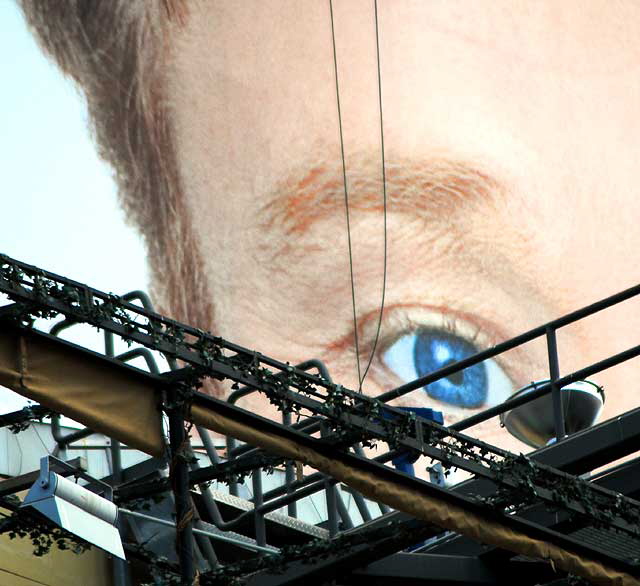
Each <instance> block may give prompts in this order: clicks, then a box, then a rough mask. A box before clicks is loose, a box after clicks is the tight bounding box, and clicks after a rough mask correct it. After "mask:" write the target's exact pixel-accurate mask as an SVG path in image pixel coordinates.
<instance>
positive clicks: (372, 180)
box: [123, 2, 640, 450]
mask: <svg viewBox="0 0 640 586" xmlns="http://www.w3.org/2000/svg"><path fill="white" fill-rule="evenodd" d="M177 4H180V5H181V3H177ZM637 11H638V9H637V7H621V6H616V7H615V9H613V8H611V6H605V5H602V6H600V5H599V4H589V5H588V6H584V5H579V6H578V5H573V4H563V5H561V6H558V5H557V3H553V2H550V3H547V4H545V3H543V4H539V3H536V4H531V5H527V6H525V7H516V6H513V5H512V4H511V3H504V4H496V3H494V2H489V3H473V4H471V3H452V2H429V3H419V2H417V3H416V2H394V3H385V2H381V3H380V6H379V7H378V13H377V19H378V21H377V24H378V32H379V56H378V52H377V50H376V49H377V47H376V40H377V37H376V19H375V17H376V15H375V13H374V6H373V4H372V3H369V2H335V5H334V6H333V14H331V12H330V6H329V4H327V3H321V2H302V3H301V2H273V3H272V2H266V3H265V2H243V3H231V4H229V3H216V2H211V3H194V4H185V5H184V7H183V8H180V9H179V12H180V15H179V17H177V16H176V15H175V14H174V15H173V16H170V17H166V18H167V19H168V24H167V25H166V28H165V34H166V39H170V42H167V43H166V47H164V49H163V52H157V53H156V57H157V55H162V56H163V59H164V61H163V60H162V59H160V58H159V57H157V59H160V62H159V63H156V66H157V67H158V68H159V71H160V74H158V69H156V70H155V71H154V74H155V75H156V76H157V77H154V78H153V79H154V82H157V83H156V85H154V86H153V88H154V92H156V93H154V94H152V95H155V96H156V99H157V100H158V102H161V103H162V105H163V106H162V108H163V110H162V112H163V115H164V116H165V118H164V122H165V123H166V128H167V129H168V130H167V132H166V134H165V135H164V137H165V139H166V141H165V142H158V143H157V144H156V146H157V147H158V148H161V149H165V150H166V151H171V153H172V157H173V160H174V162H175V170H176V173H175V176H174V177H173V180H175V182H176V185H175V190H174V191H175V192H176V193H178V192H179V205H178V206H177V207H176V208H175V209H174V210H173V216H172V215H171V214H168V216H169V217H171V218H172V220H171V221H173V222H177V223H181V224H182V225H183V228H184V225H187V226H188V228H189V229H188V233H189V239H190V240H189V246H186V245H184V243H183V242H180V241H175V242H174V243H173V246H174V248H175V255H174V256H175V257H177V256H179V258H178V260H176V259H175V258H174V259H173V261H172V264H170V265H167V266H170V268H169V269H168V271H169V272H170V271H173V272H174V273H176V272H178V273H179V274H177V275H176V282H180V281H179V280H180V278H182V279H187V280H190V282H191V285H190V286H189V287H187V290H185V291H177V290H175V288H176V286H175V285H174V286H173V287H174V290H173V291H167V290H165V289H163V287H162V286H159V284H160V282H161V281H162V279H163V278H165V277H166V276H167V275H166V273H165V274H163V273H162V271H159V270H158V267H159V266H161V262H162V261H163V260H166V258H164V257H159V258H160V260H158V259H156V261H155V262H156V265H155V267H156V273H155V274H156V279H157V282H156V291H157V292H158V294H159V296H158V302H159V303H160V306H161V307H162V308H163V309H164V310H165V311H167V312H169V313H174V314H175V315H177V316H178V317H182V315H183V314H184V309H183V306H184V305H185V304H187V305H190V306H194V307H198V310H197V311H194V312H193V313H191V314H190V315H197V316H198V318H197V319H198V323H197V324H195V325H198V326H199V327H204V328H207V329H209V330H212V331H214V332H215V333H216V334H219V335H221V336H223V337H225V338H227V339H229V340H232V341H234V342H237V343H239V344H241V345H244V346H247V347H250V348H255V349H256V350H259V351H260V352H262V353H264V354H267V355H270V356H273V357H275V358H278V359H281V360H288V361H290V362H291V363H299V362H302V361H303V360H305V359H309V358H318V359H320V360H322V361H324V362H325V363H326V365H327V367H328V369H329V371H330V373H331V375H332V377H333V379H334V380H335V381H338V382H341V383H343V384H344V385H345V386H348V387H350V388H359V386H360V385H362V390H363V392H366V393H368V394H371V395H376V394H379V393H380V392H382V391H384V390H387V389H389V388H392V387H394V386H397V385H400V384H402V383H403V382H406V381H408V380H411V379H414V378H417V377H418V376H422V375H424V374H427V373H429V372H431V371H433V370H436V369H438V368H441V367H443V366H445V365H447V364H450V363H451V362H453V361H457V360H460V359H463V358H466V357H468V356H470V355H472V354H474V353H475V352H477V351H480V350H482V349H485V348H488V347H491V346H492V345H495V344H496V343H498V342H500V341H503V340H506V339H508V338H511V337H513V336H515V335H517V334H519V333H521V332H523V331H526V330H528V329H530V328H532V327H534V326H537V325H540V324H543V323H545V322H548V321H550V320H552V319H554V318H556V317H559V316H561V315H563V314H565V313H567V312H569V311H571V310H574V309H577V308H579V307H581V306H583V305H586V304H588V303H591V302H593V301H596V300H598V299H600V298H603V297H606V296H608V295H611V294H613V293H615V292H617V291H619V290H621V289H624V288H627V287H629V286H631V285H634V284H635V283H636V282H637V281H638V280H640V270H639V267H638V263H637V261H636V260H635V258H634V251H635V250H636V249H637V248H638V246H637V245H638V244H640V242H639V241H638V239H639V238H640V237H639V236H638V230H637V228H636V225H635V224H636V219H637V218H639V217H640V198H638V197H637V194H636V183H637V182H636V169H637V158H638V153H640V132H639V131H640V110H639V107H638V95H639V94H640V75H638V73H639V72H638V55H639V50H640V46H639V45H638V40H637V39H638V38H640V36H639V35H638V34H637V33H638V32H639V31H638V30H636V29H637V28H638V27H639V26H640V25H639V24H638V23H640V18H638V16H640V15H639V14H637ZM627 12H628V13H627ZM632 13H633V14H632ZM332 17H333V22H332ZM334 39H335V45H334V43H333V40H334ZM158 80H159V81H158ZM146 81H147V80H146V79H141V80H140V82H141V83H145V82H146ZM149 108H151V109H152V107H151V106H149ZM150 120H151V122H149V124H152V123H153V118H152V117H150ZM381 131H382V132H381ZM382 134H384V149H383V144H382V142H383V141H382ZM123 136H124V135H123ZM123 140H125V139H124V138H123ZM383 155H384V157H383ZM138 171H139V173H140V177H141V180H142V181H145V180H146V177H145V173H148V172H149V171H148V169H146V168H144V166H143V167H142V168H140V169H138ZM150 182H151V181H150ZM385 203H386V212H387V213H386V220H385V214H384V208H385ZM161 205H164V204H162V202H161ZM347 211H348V222H347ZM154 217H155V216H154V215H153V214H150V215H149V216H148V219H147V224H144V225H142V228H141V229H142V230H143V232H145V233H146V234H147V238H148V239H151V244H150V247H151V249H153V248H154V246H153V238H154V234H155V230H154V227H153V226H151V227H150V226H149V225H148V222H153V221H155V220H154V219H153V218H154ZM138 219H139V218H138ZM176 233H180V234H182V233H184V232H176ZM148 241H149V240H148ZM165 248H166V250H165V254H168V253H167V250H169V252H170V250H171V247H168V248H167V247H165ZM385 250H386V254H385ZM385 256H386V271H385ZM180 271H181V272H180ZM383 282H385V283H386V289H385V304H384V311H383V312H382V318H381V321H380V328H379V335H378V320H379V316H380V313H381V312H380V309H381V302H382V290H383ZM634 303H635V302H633V301H630V302H627V303H626V304H624V305H623V306H620V307H618V308H616V309H614V310H610V311H607V312H605V313H603V314H599V315H598V316H596V317H594V318H590V319H589V320H586V321H585V322H580V323H578V324H574V325H572V326H570V327H567V328H564V329H563V330H560V331H559V332H558V343H559V351H560V368H561V372H562V373H568V372H571V371H572V370H575V369H577V368H580V367H582V366H585V365H587V364H590V363H592V362H594V361H596V360H598V359H601V358H604V357H605V356H608V355H610V354H613V353H614V352H617V351H620V350H623V349H625V348H628V347H630V346H632V345H634V344H636V343H637V339H638V336H637V333H638V331H640V317H638V316H639V315H640V314H639V313H638V311H637V303H635V304H634ZM180 304H182V305H181V306H180V307H178V305H180ZM356 335H357V339H358V348H357V351H356V341H355V340H356ZM376 338H377V344H375V343H374V341H375V340H376ZM358 363H359V364H358ZM365 371H366V378H364V380H362V379H363V374H364V372H365ZM548 376H549V367H548V364H547V348H546V345H545V343H544V340H538V341H535V342H531V343H530V344H527V345H525V346H523V347H521V348H519V349H517V350H514V351H511V352H509V353H507V354H505V355H504V356H501V357H498V358H496V359H494V360H489V361H486V362H484V363H482V364H480V365H477V366H474V367H472V368H470V369H468V370H466V371H465V372H464V373H460V374H458V375H454V376H451V377H449V378H448V379H445V380H443V381H440V382H439V383H435V384H433V385H431V386H430V387H428V388H426V389H419V390H418V391H415V392H413V393H411V394H409V395H407V396H406V397H404V398H403V399H402V400H401V401H400V404H403V405H407V406H420V407H432V408H434V409H437V410H440V411H443V412H444V414H445V422H446V423H452V422H455V421H458V420H461V419H463V418H465V417H467V416H469V415H470V414H473V413H476V412H478V411H480V410H482V409H484V408H487V407H489V406H492V405H495V404H497V403H499V402H501V401H503V400H504V399H506V398H507V397H508V396H510V395H511V394H512V393H513V392H514V391H515V390H516V389H518V388H520V387H522V386H525V385H526V384H528V383H530V382H531V381H533V380H540V379H545V378H548ZM596 378H597V380H598V382H599V383H601V384H604V385H605V387H606V388H607V391H608V395H607V402H606V405H605V412H604V416H605V417H608V416H612V415H613V414H616V413H620V412H622V411H625V410H628V409H630V408H633V407H635V406H636V405H637V401H636V399H635V392H634V391H633V389H634V388H635V384H634V383H635V382H636V381H637V380H638V378H639V377H638V365H637V363H635V362H633V361H632V362H629V363H627V364H626V365H624V366H621V367H617V368H615V369H612V370H611V371H609V372H605V373H602V374H601V375H600V376H598V377H596ZM212 392H216V393H219V394H223V393H224V392H226V389H225V388H216V389H212ZM245 404H246V405H247V406H249V407H250V408H251V409H253V410H255V411H258V412H260V413H263V414H270V415H272V416H274V417H275V416H276V415H277V414H276V413H275V411H271V408H270V406H269V405H268V404H267V403H266V401H265V400H264V399H262V398H260V397H253V398H249V399H247V402H246V403H245ZM475 433H477V434H479V435H482V436H483V437H484V438H486V439H487V440H489V441H492V442H496V443H500V444H501V445H505V446H511V447H514V448H515V449H518V450H520V449H525V448H524V446H522V444H515V443H513V442H512V440H510V439H507V438H506V436H504V434H503V432H501V431H500V429H499V426H498V424H497V422H495V421H494V422H491V423H488V424H486V425H485V426H482V427H481V428H477V429H476V430H475ZM501 434H502V435H501Z"/></svg>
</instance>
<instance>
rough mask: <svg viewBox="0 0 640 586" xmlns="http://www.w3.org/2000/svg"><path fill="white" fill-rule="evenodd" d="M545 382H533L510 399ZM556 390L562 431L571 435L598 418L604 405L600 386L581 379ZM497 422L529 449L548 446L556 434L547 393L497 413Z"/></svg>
mask: <svg viewBox="0 0 640 586" xmlns="http://www.w3.org/2000/svg"><path fill="white" fill-rule="evenodd" d="M548 382H549V381H548V380H543V381H538V382H533V383H531V384H530V385H528V386H526V387H524V388H522V389H520V390H519V391H517V392H516V393H515V394H514V395H512V396H511V397H510V398H511V399H515V398H516V397H521V396H523V395H526V394H528V393H531V392H533V391H534V390H536V389H537V388H539V387H541V386H542V385H544V384H547V383H548ZM560 391H561V393H562V410H563V411H564V426H565V432H566V434H567V435H571V434H573V433H577V432H578V431H582V430H583V429H587V428H588V427H591V426H592V425H593V424H594V423H595V421H596V420H597V419H598V416H599V415H600V412H601V411H602V405H603V404H604V391H603V390H602V387H600V386H598V385H597V384H596V383H594V382H592V381H589V380H581V381H576V382H573V383H570V384H568V385H565V386H564V387H562V388H561V389H560ZM500 423H501V424H502V425H504V426H505V427H506V428H507V430H508V431H509V433H510V434H511V435H513V436H514V437H516V438H517V439H519V440H520V441H522V442H524V443H525V444H527V445H529V446H531V447H533V448H542V447H544V446H546V445H548V444H549V443H551V442H552V441H553V440H554V439H555V437H556V432H555V425H554V413H553V398H552V395H551V393H547V394H546V395H544V396H542V397H538V398H537V399H534V400H533V401H530V402H529V403H525V404H524V405H520V406H519V407H515V408H513V409H511V411H507V412H505V413H501V414H500Z"/></svg>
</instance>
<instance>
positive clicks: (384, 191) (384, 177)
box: [359, 0, 387, 391]
mask: <svg viewBox="0 0 640 586" xmlns="http://www.w3.org/2000/svg"><path fill="white" fill-rule="evenodd" d="M373 11H374V15H375V21H376V63H377V66H378V107H379V111H380V150H381V152H382V215H383V223H384V265H383V270H382V299H381V301H380V313H379V315H378V327H377V329H376V337H375V340H374V342H373V347H372V348H371V355H370V356H369V362H367V367H366V368H365V369H364V374H363V375H362V378H361V379H360V383H359V390H360V391H362V384H363V383H364V379H365V377H366V376H367V373H368V372H369V367H370V366H371V361H372V360H373V357H374V356H375V353H376V347H377V345H378V339H379V338H380V327H381V325H382V314H383V312H384V298H385V294H386V291H387V174H386V165H385V160H384V123H383V117H382V78H381V76H380V36H379V34H378V0H374V2H373Z"/></svg>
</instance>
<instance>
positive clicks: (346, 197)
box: [329, 0, 362, 391]
mask: <svg viewBox="0 0 640 586" xmlns="http://www.w3.org/2000/svg"><path fill="white" fill-rule="evenodd" d="M329 12H330V14H331V42H332V45H333V68H334V71H335V79H336V100H337V103H338V127H339V128H340V154H341V156H342V182H343V185H344V205H345V210H346V215H347V241H348V244H349V272H350V276H351V304H352V307H353V335H354V338H355V345H356V365H357V367H358V385H359V389H358V390H359V391H362V377H361V376H360V344H359V342H358V319H357V317H356V291H355V285H354V279H353V253H352V250H351V223H350V220H349V194H348V192H347V166H346V163H345V160H344V138H343V135H342V111H341V109H340V87H339V85H338V57H337V55H336V34H335V29H334V25H333V1H332V0H329Z"/></svg>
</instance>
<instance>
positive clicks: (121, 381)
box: [0, 324, 163, 456]
mask: <svg viewBox="0 0 640 586" xmlns="http://www.w3.org/2000/svg"><path fill="white" fill-rule="evenodd" d="M0 385H1V386H5V387H8V388H10V389H12V390H14V391H15V392H17V393H19V394H21V395H24V396H25V397H28V398H30V399H33V400H34V401H37V402H38V403H41V404H42V405H44V406H46V407H49V408H51V409H53V410H55V411H57V412H59V413H62V414H64V415H66V416H67V417H71V418H72V419H75V420H76V421H79V422H80V423H82V424H84V425H86V426H87V427H89V428H91V429H93V430H94V431H97V432H100V433H103V434H105V435H108V436H110V437H113V438H115V439H118V440H120V441H121V442H123V443H125V444H127V445H128V446H130V447H132V448H136V449H138V450H141V451H143V452H146V453H148V454H151V455H153V456H160V455H162V451H163V437H162V428H161V416H160V411H159V410H158V402H157V398H156V397H157V395H156V393H155V389H154V385H153V384H151V382H149V381H148V380H146V379H145V378H143V377H141V376H136V375H135V372H132V371H131V370H130V369H126V368H124V367H120V366H119V365H114V364H113V363H110V362H107V361H105V360H103V359H100V358H99V357H98V356H93V355H92V354H90V353H87V352H82V351H81V350H77V349H75V348H73V347H71V346H69V345H63V344H60V343H58V342H56V341H54V340H50V339H48V338H46V337H42V336H39V335H38V334H37V333H33V332H30V331H28V330H21V329H17V328H16V329H14V328H13V327H12V326H9V325H6V324H0Z"/></svg>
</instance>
